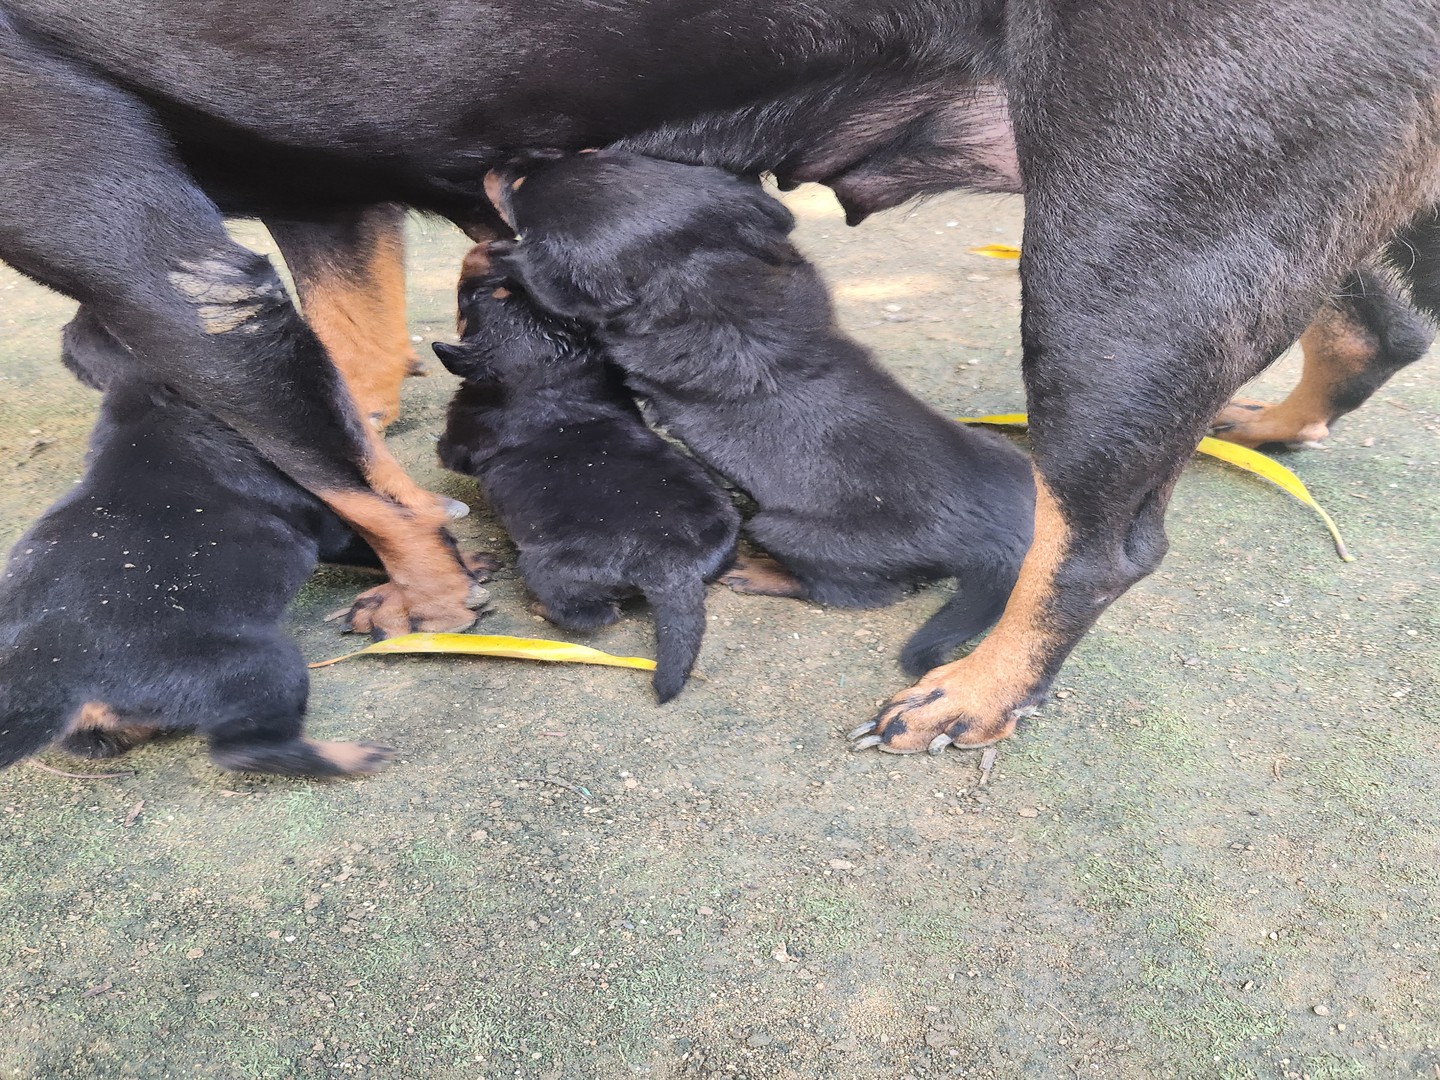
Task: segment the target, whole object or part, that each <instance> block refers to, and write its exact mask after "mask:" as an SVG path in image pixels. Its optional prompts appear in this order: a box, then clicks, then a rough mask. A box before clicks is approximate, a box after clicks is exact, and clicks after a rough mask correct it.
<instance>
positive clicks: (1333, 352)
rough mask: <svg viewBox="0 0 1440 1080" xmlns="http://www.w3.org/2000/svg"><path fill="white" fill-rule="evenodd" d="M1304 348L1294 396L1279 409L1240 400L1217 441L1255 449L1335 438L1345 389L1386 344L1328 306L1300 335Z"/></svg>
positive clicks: (1227, 411) (1228, 410)
mask: <svg viewBox="0 0 1440 1080" xmlns="http://www.w3.org/2000/svg"><path fill="white" fill-rule="evenodd" d="M1300 347H1301V349H1302V350H1304V353H1305V364H1304V367H1303V368H1302V369H1301V372H1300V381H1299V382H1298V383H1296V384H1295V389H1293V390H1291V391H1290V394H1289V396H1287V397H1286V398H1285V400H1284V401H1281V402H1279V403H1278V404H1274V405H1269V404H1266V403H1264V402H1257V401H1251V400H1249V399H1246V398H1236V399H1235V400H1233V401H1232V402H1231V403H1230V404H1229V405H1227V406H1226V407H1225V408H1224V409H1222V410H1221V412H1220V415H1219V416H1217V417H1216V418H1215V426H1214V430H1213V433H1214V435H1215V437H1216V438H1217V439H1225V440H1226V441H1228V442H1233V443H1239V444H1240V445H1241V446H1250V447H1255V446H1262V445H1264V444H1265V443H1290V444H1294V445H1300V446H1315V445H1317V444H1318V443H1319V442H1320V441H1321V440H1322V439H1325V438H1327V437H1328V436H1329V434H1330V424H1331V422H1332V421H1333V420H1334V419H1335V412H1336V410H1335V398H1336V395H1337V393H1338V391H1339V388H1340V387H1341V386H1342V385H1343V384H1344V383H1345V382H1347V381H1348V380H1350V379H1352V378H1354V377H1355V376H1357V375H1360V374H1363V373H1364V372H1365V370H1366V369H1367V368H1369V367H1370V365H1371V364H1373V363H1374V362H1375V354H1376V353H1377V352H1378V351H1379V349H1380V342H1379V341H1378V340H1377V339H1376V337H1375V335H1374V334H1372V333H1370V332H1369V331H1368V330H1367V329H1365V328H1364V327H1362V326H1359V325H1357V324H1356V323H1355V322H1354V321H1353V320H1351V319H1350V318H1348V317H1346V316H1345V315H1344V314H1343V313H1342V312H1340V311H1337V310H1336V309H1334V308H1332V307H1325V308H1322V309H1321V311H1320V314H1319V315H1317V316H1316V318H1315V321H1314V322H1312V323H1311V324H1310V326H1309V327H1308V328H1307V329H1306V331H1305V333H1303V334H1302V335H1300Z"/></svg>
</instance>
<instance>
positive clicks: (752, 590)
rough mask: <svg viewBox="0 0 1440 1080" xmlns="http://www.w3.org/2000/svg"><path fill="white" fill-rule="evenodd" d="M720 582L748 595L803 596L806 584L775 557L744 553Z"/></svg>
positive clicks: (722, 576)
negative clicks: (798, 579) (797, 578)
mask: <svg viewBox="0 0 1440 1080" xmlns="http://www.w3.org/2000/svg"><path fill="white" fill-rule="evenodd" d="M720 583H721V584H722V585H726V586H728V587H729V588H731V589H733V590H734V591H735V592H737V593H742V594H744V595H747V596H792V597H803V596H804V595H805V586H803V585H801V584H800V582H799V581H797V580H796V579H795V577H794V576H793V575H792V574H791V573H790V571H789V570H786V569H785V567H783V566H781V565H780V564H779V563H778V562H776V561H775V560H774V559H771V558H768V557H766V556H752V555H742V556H740V557H739V558H738V559H736V560H735V565H734V566H733V567H731V568H730V569H729V570H728V571H726V573H724V574H723V575H721V577H720Z"/></svg>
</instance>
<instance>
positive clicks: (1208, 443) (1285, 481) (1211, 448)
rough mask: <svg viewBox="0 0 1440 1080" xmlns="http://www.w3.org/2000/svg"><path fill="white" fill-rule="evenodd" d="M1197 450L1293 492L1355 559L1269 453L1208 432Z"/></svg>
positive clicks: (990, 420)
mask: <svg viewBox="0 0 1440 1080" xmlns="http://www.w3.org/2000/svg"><path fill="white" fill-rule="evenodd" d="M959 420H960V423H962V424H987V425H991V426H994V427H1024V426H1025V424H1026V418H1025V414H1024V413H996V414H995V415H993V416H962V417H959ZM1195 449H1196V451H1197V452H1199V453H1201V454H1205V455H1207V456H1209V457H1213V458H1216V459H1218V460H1220V461H1223V462H1225V463H1226V464H1228V465H1234V466H1235V467H1236V468H1239V469H1244V470H1245V471H1246V472H1249V473H1254V474H1255V475H1256V476H1258V477H1260V478H1261V479H1264V480H1269V481H1270V482H1271V483H1272V484H1274V485H1275V486H1276V487H1278V488H1280V490H1282V491H1284V492H1287V493H1288V494H1290V495H1293V496H1294V497H1295V498H1297V499H1299V500H1300V501H1301V502H1302V503H1304V504H1305V505H1306V506H1308V507H1310V509H1312V510H1314V511H1315V513H1317V514H1319V515H1320V520H1321V521H1323V522H1324V523H1325V528H1327V529H1328V530H1330V536H1331V539H1333V540H1334V541H1335V552H1336V554H1338V555H1339V556H1340V558H1341V560H1342V561H1344V562H1354V561H1355V556H1353V555H1351V554H1350V552H1349V550H1348V549H1347V548H1346V547H1345V540H1344V539H1343V538H1342V537H1341V535H1340V528H1339V526H1337V525H1336V524H1335V519H1334V518H1332V517H1331V516H1330V515H1329V514H1327V513H1326V512H1325V508H1324V507H1323V506H1321V505H1320V504H1319V503H1318V502H1316V501H1315V497H1314V496H1313V495H1311V494H1310V491H1309V489H1307V488H1306V487H1305V485H1304V484H1302V483H1301V482H1300V478H1299V477H1298V476H1296V475H1295V474H1294V473H1293V472H1291V471H1290V470H1289V469H1287V468H1286V467H1285V466H1284V465H1281V464H1280V463H1279V462H1278V461H1276V460H1275V459H1274V458H1270V457H1266V456H1265V455H1264V454H1262V453H1260V452H1259V451H1257V450H1251V449H1248V448H1247V447H1244V446H1240V445H1238V444H1236V443H1231V442H1225V441H1224V440H1223V439H1212V438H1209V437H1208V436H1207V437H1206V438H1203V439H1201V440H1200V445H1199V446H1197V447H1196V448H1195Z"/></svg>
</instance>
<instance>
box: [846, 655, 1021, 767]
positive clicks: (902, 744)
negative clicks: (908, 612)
mask: <svg viewBox="0 0 1440 1080" xmlns="http://www.w3.org/2000/svg"><path fill="white" fill-rule="evenodd" d="M967 659H968V658H967ZM971 674H972V673H970V672H968V671H967V669H966V661H965V660H957V661H956V662H955V663H953V664H946V665H944V666H943V667H938V668H936V669H935V670H934V671H932V672H930V673H929V674H927V675H926V676H925V677H924V678H923V679H921V680H920V681H919V682H918V683H916V684H915V685H914V686H912V687H910V688H909V689H908V690H902V691H901V692H900V693H898V694H896V695H895V696H894V697H892V698H891V699H890V700H889V701H888V702H886V703H885V705H884V706H883V707H882V708H881V709H880V711H879V713H878V714H876V716H875V718H874V719H873V720H870V721H867V722H866V723H864V724H861V725H860V726H859V727H857V728H856V729H855V730H854V731H852V732H850V734H849V735H848V736H847V737H848V738H849V740H850V748H851V749H852V750H869V749H870V748H872V747H873V748H875V749H876V750H881V751H883V752H885V753H887V754H918V753H920V752H921V751H922V750H923V751H926V752H928V753H930V754H940V753H943V752H944V751H945V750H946V749H948V748H949V747H951V746H958V747H961V748H962V749H968V748H971V747H980V746H989V745H990V744H991V743H997V742H1000V741H1001V740H1003V739H1008V738H1009V737H1010V736H1011V735H1013V734H1014V733H1015V725H1016V724H1017V722H1018V721H1020V720H1023V719H1024V718H1025V717H1027V716H1033V715H1034V714H1035V713H1036V712H1037V711H1038V710H1039V707H1040V702H1041V701H1042V700H1043V699H1044V696H1045V691H1044V689H1043V687H1036V688H1033V689H1031V690H1029V691H1028V692H1027V691H1024V690H1019V691H1011V692H1008V693H1007V692H1005V691H1004V690H1003V688H1001V687H997V686H995V685H994V682H993V680H991V679H986V678H983V677H982V678H980V679H973V678H971V677H970V676H971ZM982 674H989V673H982Z"/></svg>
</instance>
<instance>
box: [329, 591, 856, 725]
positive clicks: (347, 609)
mask: <svg viewBox="0 0 1440 1080" xmlns="http://www.w3.org/2000/svg"><path fill="white" fill-rule="evenodd" d="M345 610H346V611H349V610H350V609H349V608H346V609H345ZM875 723H876V722H875V721H874V720H867V721H866V722H865V723H863V724H861V725H860V726H859V727H857V728H856V729H855V730H854V731H852V732H850V734H849V735H846V736H845V737H846V738H847V739H858V738H859V737H860V736H861V735H868V734H869V733H870V732H872V731H874V730H875Z"/></svg>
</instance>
